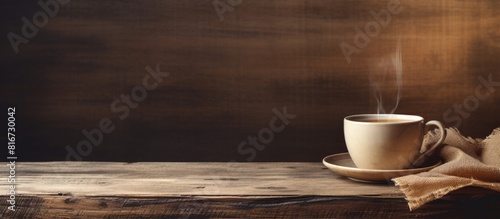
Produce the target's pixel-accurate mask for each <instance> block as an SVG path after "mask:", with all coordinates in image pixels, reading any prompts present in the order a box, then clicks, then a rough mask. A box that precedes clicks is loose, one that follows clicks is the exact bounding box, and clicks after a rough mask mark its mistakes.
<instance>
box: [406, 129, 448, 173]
mask: <svg viewBox="0 0 500 219" xmlns="http://www.w3.org/2000/svg"><path fill="white" fill-rule="evenodd" d="M432 125H434V126H437V127H438V129H439V131H440V132H441V137H439V140H438V141H437V142H436V143H434V145H432V146H431V147H429V149H427V150H426V151H425V152H423V153H421V154H420V155H419V157H418V158H417V159H416V160H415V161H414V162H413V166H417V165H418V164H420V162H421V161H422V159H424V158H425V157H427V156H429V155H430V154H431V153H432V152H433V151H434V150H436V148H437V147H438V146H440V145H441V144H442V143H443V142H444V139H445V138H446V131H445V130H444V127H443V124H442V123H441V122H439V121H436V120H431V121H428V122H427V123H425V128H426V130H427V127H429V126H432ZM423 146H424V145H422V147H423Z"/></svg>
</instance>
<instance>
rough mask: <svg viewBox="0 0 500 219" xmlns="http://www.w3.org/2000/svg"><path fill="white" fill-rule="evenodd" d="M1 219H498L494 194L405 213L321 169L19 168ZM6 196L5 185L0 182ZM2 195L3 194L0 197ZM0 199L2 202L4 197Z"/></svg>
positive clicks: (385, 196) (372, 187)
mask: <svg viewBox="0 0 500 219" xmlns="http://www.w3.org/2000/svg"><path fill="white" fill-rule="evenodd" d="M16 183H17V184H16V199H15V200H16V211H15V212H12V211H10V210H8V209H7V208H8V206H10V204H9V203H8V202H5V201H2V202H1V206H2V209H1V210H0V215H1V216H3V217H6V218H47V217H49V218H124V217H129V218H165V217H182V218H185V217H193V218H199V217H231V218H234V217H258V218H262V217H279V218H282V217H285V218H311V217H313V218H332V217H355V218H374V217H383V218H386V217H405V218H412V217H442V216H445V217H467V216H474V217H477V216H487V217H492V216H494V215H497V216H498V215H500V209H499V208H498V206H500V194H499V193H495V192H493V191H489V190H484V189H479V188H466V189H461V190H459V191H457V192H454V193H452V194H449V195H447V196H445V198H444V199H441V200H437V201H433V202H431V203H429V204H428V205H426V206H424V207H422V208H420V209H417V210H415V211H409V209H408V206H407V203H406V201H405V200H404V195H403V194H402V193H401V192H400V190H399V189H398V188H397V187H396V186H394V185H392V184H389V183H388V184H368V183H359V182H354V181H351V180H349V179H346V178H344V177H342V176H339V175H336V174H334V173H332V172H331V171H329V170H328V169H326V168H325V167H324V166H323V165H322V164H321V163H319V162H317V163H297V162H292V163H290V162H286V163H283V162H278V163H274V162H273V163H270V162H266V163H170V162H169V163H158V162H156V163H116V162H31V163H30V162H26V163H22V162H20V163H18V164H17V165H16ZM0 185H1V186H2V188H5V189H6V190H7V189H8V188H7V187H8V185H9V184H8V183H7V181H6V180H2V181H1V182H0ZM4 194H5V193H4ZM2 198H3V199H4V200H5V199H8V197H7V196H5V195H4V196H2Z"/></svg>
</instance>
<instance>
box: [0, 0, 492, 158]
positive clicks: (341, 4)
mask: <svg viewBox="0 0 500 219" xmlns="http://www.w3.org/2000/svg"><path fill="white" fill-rule="evenodd" d="M212 2H213V1H212V0H205V1H198V0H188V1H166V0H165V1H153V0H146V1H134V0H111V1H105V2H104V1H99V0H74V1H71V2H70V3H68V4H67V5H64V6H61V7H60V10H59V13H58V14H57V15H56V16H55V17H53V18H50V19H49V21H48V23H47V25H46V26H44V27H43V28H40V30H39V32H38V33H37V35H36V36H35V37H33V38H32V39H30V41H29V43H27V44H22V45H20V51H19V53H18V54H17V55H16V54H15V53H14V52H13V50H12V47H11V45H10V43H9V42H8V39H7V38H6V37H3V38H2V39H3V40H2V41H1V46H2V47H1V50H0V59H1V60H2V62H1V63H2V66H1V67H2V80H1V81H0V85H1V87H2V88H1V89H2V91H3V92H2V93H3V94H4V95H3V100H2V103H3V104H6V105H11V106H17V108H18V111H19V115H18V117H19V118H18V129H19V135H20V138H19V140H18V141H19V145H23V146H22V147H19V152H20V154H22V155H23V156H19V157H20V159H25V160H32V161H40V160H44V161H45V160H65V156H66V153H67V151H66V150H65V147H66V146H67V145H69V146H70V147H73V148H75V147H76V145H77V143H78V142H79V141H81V140H84V139H85V137H84V136H83V134H82V133H81V131H82V130H83V129H86V130H92V129H94V128H97V127H98V124H99V121H100V120H101V119H102V118H111V119H112V120H113V122H114V124H115V125H116V130H115V131H114V132H113V133H111V134H107V135H105V136H104V139H103V142H102V144H101V145H99V146H98V147H94V148H93V150H92V152H91V153H90V154H89V155H88V156H86V157H84V159H85V160H98V161H229V160H236V161H246V160H247V158H248V155H246V154H243V155H242V154H241V153H239V152H238V150H237V147H238V145H239V144H240V143H241V142H242V141H245V140H246V139H247V137H248V136H249V135H252V136H256V135H257V133H258V132H259V130H261V129H262V128H266V127H268V123H269V120H270V119H271V118H272V117H273V116H274V115H273V112H272V109H273V108H277V109H282V107H283V106H287V109H288V112H290V113H293V114H296V115H297V117H296V118H295V119H294V120H292V121H291V122H290V124H289V125H288V126H287V127H286V128H285V130H283V131H282V132H280V133H276V134H275V136H274V139H273V141H272V142H270V143H269V144H267V146H266V148H265V150H263V151H259V152H258V154H257V156H256V158H255V159H254V161H319V160H321V159H322V158H323V157H325V156H326V155H329V154H332V153H335V152H343V151H345V150H346V149H345V145H344V139H343V131H342V119H343V118H344V117H345V116H347V115H350V114H356V113H373V112H375V99H374V98H373V97H372V95H371V93H370V84H369V81H368V78H369V72H370V70H369V68H368V63H369V62H370V61H371V60H372V59H374V58H379V57H381V56H383V55H386V54H387V53H388V52H390V51H392V50H393V48H394V45H395V43H396V41H397V38H398V36H401V38H402V42H403V48H402V51H403V69H404V76H403V91H402V96H401V102H400V104H399V107H398V109H397V110H396V112H397V113H403V114H418V115H422V116H423V117H424V118H426V119H429V120H430V119H438V120H442V121H443V122H444V123H445V125H446V126H453V125H458V123H457V122H456V120H453V119H450V118H449V117H448V118H446V117H445V116H444V115H445V113H446V112H447V111H448V110H450V109H452V107H453V106H454V105H455V104H463V103H464V101H465V100H467V98H468V97H470V96H471V97H473V96H474V95H475V89H476V87H477V86H478V85H480V84H481V83H480V82H479V81H478V79H477V78H478V77H479V76H482V77H485V78H487V77H488V76H489V75H491V76H492V78H493V81H500V73H499V72H498V69H500V62H498V57H499V55H500V40H499V39H500V37H499V36H500V30H499V28H498V23H499V22H500V17H499V15H498V13H497V12H498V11H499V10H500V3H499V2H498V1H495V0H480V1H475V0H466V1H458V0H456V1H444V0H443V1H430V0H426V1H417V0H412V1H402V4H403V11H401V12H400V13H399V14H396V15H393V16H392V18H391V22H390V24H388V25H387V27H385V28H383V29H381V31H380V34H379V35H378V36H376V37H374V38H372V39H371V42H370V44H369V45H368V46H367V47H365V48H363V49H362V51H361V52H360V54H354V55H353V56H352V62H351V63H347V62H346V59H345V57H344V55H343V54H342V51H341V49H340V48H339V44H340V43H342V42H347V43H350V44H353V38H354V36H355V34H356V32H355V31H354V28H355V27H359V28H361V29H363V28H364V26H365V25H366V24H367V23H368V22H371V21H374V20H375V19H374V18H373V16H372V15H371V14H370V12H371V11H375V12H378V11H380V10H382V9H386V8H387V1H374V0H373V1H358V0H356V1H343V0H337V1H326V0H312V1H311V0H277V1H272V2H269V1H250V0H245V1H244V2H243V3H242V4H241V5H239V6H237V7H235V8H234V10H233V11H232V12H227V13H225V15H224V16H225V19H224V21H223V22H220V20H219V17H218V16H217V13H216V12H215V9H214V7H213V5H212ZM0 8H1V9H2V15H1V16H2V17H1V22H2V26H3V27H4V28H3V29H2V30H1V31H2V32H1V35H2V36H6V35H7V34H8V33H9V32H14V33H17V34H20V33H21V27H22V25H23V23H22V21H21V17H23V16H26V17H30V16H32V15H33V14H34V13H35V12H37V11H39V10H40V7H39V6H38V5H37V2H36V1H15V2H9V3H5V4H3V5H2V6H0ZM157 63H160V64H161V69H162V70H163V71H168V72H170V73H171V74H170V75H169V77H167V78H166V79H165V81H164V82H162V83H161V84H160V85H159V86H158V88H156V89H155V90H152V91H150V92H148V94H147V98H146V99H145V100H144V101H142V102H140V103H139V106H138V107H137V108H136V109H131V111H130V114H129V116H128V117H127V118H126V119H124V120H123V121H122V120H120V119H118V116H120V115H121V113H114V112H112V111H111V110H110V104H111V103H112V102H113V101H114V100H115V99H117V98H119V97H120V95H121V94H130V92H131V90H132V89H133V88H134V87H135V86H137V85H139V84H140V83H141V80H142V78H143V77H144V75H145V74H147V72H146V71H145V70H144V68H145V67H146V66H148V65H150V66H155V65H156V64H157ZM494 89H495V90H496V92H492V93H491V94H490V95H489V96H488V98H486V99H485V100H481V101H479V102H478V106H477V107H472V108H473V109H474V110H471V111H466V112H465V113H464V114H459V113H456V112H453V113H452V114H451V115H450V116H453V117H454V118H455V119H456V118H458V119H459V120H460V121H461V124H460V130H461V131H462V132H463V133H464V134H466V135H471V136H473V137H485V136H487V135H488V134H489V132H490V131H491V130H492V129H493V128H496V127H498V126H500V114H498V112H500V104H499V93H500V92H498V88H497V87H494ZM482 92H485V90H482ZM471 103H472V104H474V103H473V102H469V104H471Z"/></svg>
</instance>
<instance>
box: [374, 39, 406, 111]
mask: <svg viewBox="0 0 500 219" xmlns="http://www.w3.org/2000/svg"><path fill="white" fill-rule="evenodd" d="M370 64H371V66H370V75H369V81H370V88H371V92H372V94H373V95H374V97H375V99H376V101H377V114H392V113H394V112H395V111H396V109H397V108H398V105H399V100H400V97H401V88H402V85H403V63H402V58H401V37H399V39H398V43H397V47H396V51H395V52H393V53H391V54H390V55H387V56H383V57H381V58H379V59H376V61H374V62H372V63H370Z"/></svg>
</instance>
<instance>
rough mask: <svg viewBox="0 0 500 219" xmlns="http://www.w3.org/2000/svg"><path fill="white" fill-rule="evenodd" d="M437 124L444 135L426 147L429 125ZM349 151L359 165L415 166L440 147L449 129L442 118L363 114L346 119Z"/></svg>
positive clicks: (390, 168)
mask: <svg viewBox="0 0 500 219" xmlns="http://www.w3.org/2000/svg"><path fill="white" fill-rule="evenodd" d="M428 126H437V127H438V128H439V130H440V133H441V136H440V138H439V140H438V141H437V142H436V143H435V144H434V145H432V146H430V147H428V149H423V148H422V140H423V136H424V134H425V128H426V127H428ZM344 137H345V142H346V145H347V150H348V151H349V155H350V156H351V158H352V160H353V161H354V164H356V167H358V168H362V169H378V170H400V169H404V168H407V167H410V166H412V165H413V164H415V163H417V162H416V161H419V160H421V159H422V158H424V157H426V156H427V155H429V154H430V153H432V152H433V151H434V150H435V149H436V147H438V146H439V145H440V144H441V143H442V142H443V141H444V139H445V137H446V132H445V130H444V128H443V124H441V122H439V121H435V120H433V121H429V122H427V123H425V125H424V119H423V118H422V117H420V116H415V115H397V114H360V115H352V116H348V117H346V118H344Z"/></svg>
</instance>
